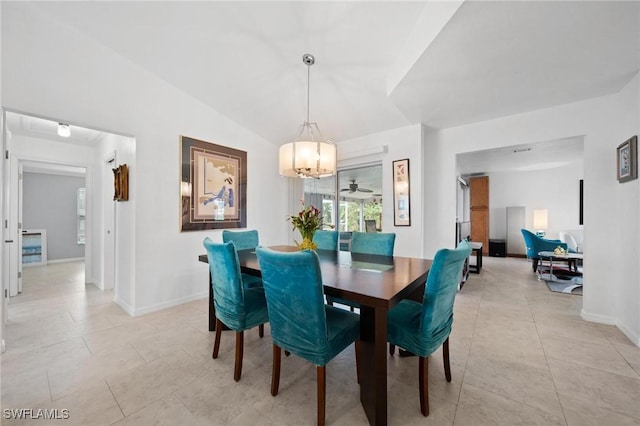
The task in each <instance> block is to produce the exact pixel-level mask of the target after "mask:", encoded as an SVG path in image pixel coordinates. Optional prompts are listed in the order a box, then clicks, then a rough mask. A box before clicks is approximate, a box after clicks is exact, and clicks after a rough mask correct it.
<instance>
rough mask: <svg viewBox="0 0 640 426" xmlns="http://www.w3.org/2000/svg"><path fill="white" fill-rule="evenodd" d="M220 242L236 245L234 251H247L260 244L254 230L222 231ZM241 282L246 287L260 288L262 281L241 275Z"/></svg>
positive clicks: (252, 276)
mask: <svg viewBox="0 0 640 426" xmlns="http://www.w3.org/2000/svg"><path fill="white" fill-rule="evenodd" d="M222 242H223V243H230V242H233V244H235V245H236V250H248V249H255V248H256V247H258V244H260V240H259V237H258V231H256V230H255V229H252V230H249V231H228V230H226V229H225V230H224V231H222ZM242 281H243V282H244V284H245V286H246V287H260V286H262V280H261V279H260V277H256V276H255V275H249V274H245V273H243V274H242Z"/></svg>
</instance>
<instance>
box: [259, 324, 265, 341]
mask: <svg viewBox="0 0 640 426" xmlns="http://www.w3.org/2000/svg"><path fill="white" fill-rule="evenodd" d="M258 337H260V338H261V339H262V338H263V337H264V324H260V325H259V326H258Z"/></svg>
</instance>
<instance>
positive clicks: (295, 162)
mask: <svg viewBox="0 0 640 426" xmlns="http://www.w3.org/2000/svg"><path fill="white" fill-rule="evenodd" d="M279 158H280V159H279V163H280V167H279V169H280V174H281V175H282V176H287V177H303V178H305V177H312V178H318V179H319V178H321V177H326V176H331V175H333V174H334V173H335V171H336V146H335V145H334V144H332V143H331V142H325V141H305V140H297V141H294V142H289V143H286V144H284V145H282V146H280V155H279Z"/></svg>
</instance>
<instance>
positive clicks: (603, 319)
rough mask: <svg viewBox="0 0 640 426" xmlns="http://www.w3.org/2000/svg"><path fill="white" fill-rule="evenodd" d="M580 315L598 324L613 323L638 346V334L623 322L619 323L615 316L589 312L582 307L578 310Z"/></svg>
mask: <svg viewBox="0 0 640 426" xmlns="http://www.w3.org/2000/svg"><path fill="white" fill-rule="evenodd" d="M580 316H581V317H582V319H583V320H585V321H591V322H597V323H599V324H606V325H615V326H616V327H618V330H620V331H621V332H622V333H623V334H624V335H625V336H627V337H628V338H629V340H631V342H632V343H633V344H634V345H636V346H640V334H638V333H635V332H634V331H633V330H631V329H630V328H629V327H627V326H625V325H624V324H620V322H619V321H618V319H617V318H614V317H610V316H608V315H598V314H590V313H588V312H586V311H585V310H584V309H582V310H581V311H580Z"/></svg>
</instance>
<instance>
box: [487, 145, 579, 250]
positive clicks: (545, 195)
mask: <svg viewBox="0 0 640 426" xmlns="http://www.w3.org/2000/svg"><path fill="white" fill-rule="evenodd" d="M583 175H584V167H583V161H582V156H580V158H579V159H578V160H577V161H575V162H573V163H570V164H566V165H564V166H562V167H557V168H552V169H544V170H535V171H519V172H513V171H512V172H498V173H489V205H490V206H491V207H490V214H489V216H490V217H489V221H490V223H489V238H494V239H505V238H506V236H507V223H506V208H507V207H510V206H524V207H526V213H525V214H526V218H525V224H524V226H525V227H526V228H528V229H530V230H533V229H534V227H533V210H534V209H547V210H548V212H549V216H548V225H549V227H548V228H547V230H546V231H547V233H546V237H547V238H558V232H559V231H571V230H576V229H582V225H580V224H579V217H580V216H579V213H580V210H579V207H580V179H582V178H583Z"/></svg>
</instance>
